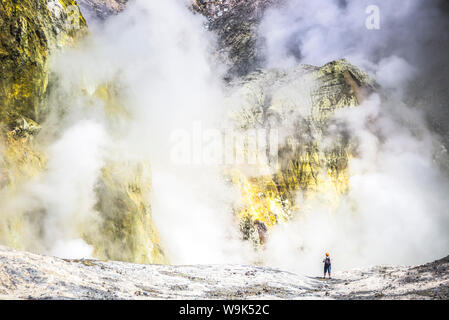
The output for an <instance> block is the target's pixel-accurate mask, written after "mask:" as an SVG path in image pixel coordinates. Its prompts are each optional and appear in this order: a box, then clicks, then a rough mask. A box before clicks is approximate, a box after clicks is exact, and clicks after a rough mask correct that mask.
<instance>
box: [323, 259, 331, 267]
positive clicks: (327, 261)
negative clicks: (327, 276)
mask: <svg viewBox="0 0 449 320" xmlns="http://www.w3.org/2000/svg"><path fill="white" fill-rule="evenodd" d="M324 264H326V265H328V266H330V264H331V258H329V257H326V260H325V261H324Z"/></svg>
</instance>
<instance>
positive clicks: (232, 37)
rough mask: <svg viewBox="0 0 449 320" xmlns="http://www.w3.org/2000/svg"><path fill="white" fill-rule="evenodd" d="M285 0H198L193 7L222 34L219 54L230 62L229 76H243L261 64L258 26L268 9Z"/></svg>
mask: <svg viewBox="0 0 449 320" xmlns="http://www.w3.org/2000/svg"><path fill="white" fill-rule="evenodd" d="M281 2H282V0H255V1H244V0H195V1H193V5H192V9H193V10H194V11H196V12H199V13H201V14H203V15H204V16H206V17H207V19H208V21H209V22H208V25H207V27H208V28H209V30H211V31H213V32H215V33H216V34H217V35H218V39H219V43H218V47H219V55H220V56H221V57H222V60H223V61H225V62H226V63H228V65H229V67H230V68H229V76H230V77H233V76H242V75H246V74H248V73H249V72H251V71H254V70H255V69H256V68H257V67H260V65H261V62H262V59H263V57H262V56H261V55H260V53H259V50H258V49H259V46H260V45H261V43H260V40H259V39H258V36H257V28H258V25H259V23H260V21H261V19H262V17H263V13H264V11H265V9H267V8H269V7H272V6H274V5H277V4H279V3H281Z"/></svg>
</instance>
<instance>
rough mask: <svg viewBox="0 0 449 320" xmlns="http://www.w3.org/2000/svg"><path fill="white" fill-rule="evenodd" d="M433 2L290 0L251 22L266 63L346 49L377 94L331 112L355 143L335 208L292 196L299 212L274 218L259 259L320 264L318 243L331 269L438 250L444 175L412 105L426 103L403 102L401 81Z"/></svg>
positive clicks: (300, 268) (414, 63) (426, 256)
mask: <svg viewBox="0 0 449 320" xmlns="http://www.w3.org/2000/svg"><path fill="white" fill-rule="evenodd" d="M373 4H374V5H378V7H379V8H380V13H381V16H380V18H381V24H380V27H381V29H380V30H368V29H367V28H366V27H365V19H366V17H367V15H366V12H365V9H366V8H367V7H368V5H373ZM433 5H434V2H432V4H431V5H428V6H426V5H425V4H423V3H422V2H421V1H405V2H404V1H352V0H349V1H340V2H337V1H326V0H318V1H302V0H293V1H289V2H288V4H287V6H286V7H284V8H281V9H275V10H271V11H269V12H267V14H266V16H265V19H264V21H263V22H262V25H261V28H260V32H261V36H262V37H263V38H264V39H265V44H266V57H265V58H266V61H267V64H268V66H269V67H280V68H289V67H292V66H294V65H296V64H297V63H307V64H315V65H321V64H323V63H326V62H328V61H331V60H334V59H340V58H346V59H348V60H349V61H350V62H352V63H355V64H356V65H359V66H362V67H364V68H365V69H366V70H368V71H369V72H370V73H371V75H372V76H373V77H374V79H375V80H376V81H377V82H378V83H379V85H380V86H381V87H382V89H383V93H382V95H383V96H382V98H381V97H380V96H379V95H377V94H376V95H373V96H371V97H370V98H369V99H368V100H367V101H365V102H364V103H363V104H362V105H361V106H360V107H358V108H356V109H349V110H342V111H340V112H339V113H338V114H337V115H336V116H335V119H336V121H337V122H339V123H340V124H344V127H345V128H346V129H347V130H348V132H349V133H350V136H351V137H352V139H353V140H354V141H356V143H357V146H358V147H357V151H358V153H359V154H358V155H357V157H355V158H352V159H351V160H350V163H349V174H350V191H349V193H348V194H347V195H345V196H344V197H343V198H342V199H341V201H340V203H339V205H338V206H337V208H336V209H331V206H330V205H328V202H327V201H326V199H320V198H318V199H317V198H316V197H315V198H313V199H306V200H302V198H301V199H299V202H300V205H301V206H302V207H303V208H304V209H303V211H304V214H303V215H301V216H299V217H297V218H296V219H294V220H293V221H291V222H290V223H288V224H286V225H279V226H277V227H276V229H275V230H274V232H273V234H272V235H271V237H270V239H269V242H268V244H267V248H266V252H265V256H266V262H267V263H268V264H270V265H274V266H278V267H283V268H286V269H290V270H293V271H296V272H308V273H317V274H319V273H320V272H321V271H320V270H321V268H320V262H321V260H322V259H320V258H321V257H322V256H323V255H324V252H327V251H330V252H331V256H332V257H333V261H334V264H335V267H334V270H337V269H343V268H350V267H356V266H367V265H374V264H418V263H423V262H426V261H430V260H432V259H436V258H440V257H442V256H444V255H447V253H448V252H447V250H448V248H449V234H448V232H447V230H448V228H449V215H448V214H447V208H448V205H449V200H448V198H447V194H448V191H449V182H448V179H447V175H446V173H445V172H442V171H440V169H439V164H438V163H436V161H435V159H434V155H435V153H436V152H439V150H438V149H439V148H441V143H440V142H439V138H438V137H436V136H435V135H433V134H432V133H431V132H429V131H428V130H427V129H426V124H425V119H424V114H423V113H422V112H420V111H419V110H425V109H426V108H428V107H429V106H426V105H415V104H409V105H405V104H404V103H403V102H402V99H403V98H404V97H405V94H406V93H408V92H407V85H408V83H409V82H410V81H411V80H412V79H413V78H414V77H419V76H420V75H421V73H422V72H424V71H426V70H425V69H424V68H425V67H426V65H423V64H422V63H421V62H422V60H423V57H422V56H420V53H421V52H422V49H421V47H420V46H421V45H422V44H423V43H424V41H423V39H427V40H428V41H427V42H428V43H430V44H432V45H434V42H432V41H430V40H431V39H433V38H434V37H436V36H435V35H433V34H432V32H433V31H436V30H438V29H437V28H433V30H432V29H431V28H430V26H432V25H434V26H435V25H436V23H437V22H436V21H438V19H440V17H439V15H438V14H437V12H436V11H435V7H434V6H433ZM430 17H433V18H430ZM432 19H433V20H432ZM418 26H419V27H418ZM426 27H427V28H426ZM413 32H416V33H415V34H414V35H413ZM412 37H415V38H412ZM414 94H417V93H416V92H415V93H414ZM339 127H340V126H339ZM331 134H332V133H331ZM333 134H336V135H338V134H339V131H338V129H336V130H335V131H334V132H333Z"/></svg>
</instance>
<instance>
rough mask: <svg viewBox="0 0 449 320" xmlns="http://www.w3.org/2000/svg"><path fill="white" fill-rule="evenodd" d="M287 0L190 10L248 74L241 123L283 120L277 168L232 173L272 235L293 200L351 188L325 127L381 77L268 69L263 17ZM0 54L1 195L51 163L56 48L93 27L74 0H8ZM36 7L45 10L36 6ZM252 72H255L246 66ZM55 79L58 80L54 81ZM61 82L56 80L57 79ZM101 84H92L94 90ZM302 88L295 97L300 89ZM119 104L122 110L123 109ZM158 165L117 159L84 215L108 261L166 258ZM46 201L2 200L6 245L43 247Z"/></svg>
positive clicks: (100, 4) (261, 226) (253, 218)
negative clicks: (48, 131)
mask: <svg viewBox="0 0 449 320" xmlns="http://www.w3.org/2000/svg"><path fill="white" fill-rule="evenodd" d="M278 3H279V2H278V1H272V0H260V1H253V2H248V1H218V0H217V1H200V0H198V1H196V2H195V3H194V4H193V6H192V10H195V11H196V12H199V13H201V14H204V15H205V16H206V17H207V18H208V21H209V22H208V28H209V29H210V30H212V31H214V32H217V34H218V36H219V44H218V47H219V48H220V54H221V55H222V56H223V57H224V56H227V57H229V58H230V60H228V61H230V72H231V74H233V75H238V76H242V77H239V78H235V79H234V80H233V81H231V82H230V85H229V87H230V88H229V90H230V91H231V92H233V93H232V95H231V97H230V99H229V101H230V104H232V101H234V100H238V101H246V102H247V103H246V104H245V105H237V106H236V105H233V107H232V108H230V110H231V109H232V110H234V111H236V112H235V113H234V114H233V115H232V116H231V117H232V119H233V122H234V124H235V125H236V126H237V128H239V130H241V132H247V131H249V130H253V129H259V128H265V129H276V130H280V131H281V133H282V139H283V140H282V141H281V145H280V146H281V147H280V149H279V151H278V153H277V155H276V156H277V158H278V159H279V165H278V166H277V167H276V168H274V169H273V168H268V170H267V168H266V167H265V168H260V167H258V168H255V169H254V170H251V171H248V170H246V169H244V168H240V167H238V166H236V167H233V168H231V169H230V171H229V172H228V174H229V176H230V178H231V180H232V181H233V182H234V184H235V185H237V186H238V188H239V189H240V190H241V198H242V199H241V200H242V201H241V205H239V206H237V207H236V208H235V212H236V215H237V217H238V218H239V221H240V227H241V230H242V232H243V237H244V238H245V239H249V240H251V241H252V242H253V243H254V244H255V245H256V246H258V245H260V244H263V242H264V240H265V237H266V236H267V234H268V233H269V229H270V227H272V226H273V225H274V224H276V223H279V222H282V221H286V220H288V219H290V218H291V217H292V214H293V212H300V208H298V203H297V201H296V198H297V197H298V194H299V193H300V192H301V193H303V194H304V195H305V196H313V195H314V194H317V193H320V192H321V193H327V194H330V195H332V199H333V201H334V200H335V199H337V200H335V201H338V197H339V196H340V195H342V194H344V193H345V192H346V191H347V188H348V177H347V172H346V169H347V165H348V161H349V158H350V156H351V152H352V151H351V144H350V141H349V140H347V139H345V138H344V137H334V138H333V142H332V144H331V145H327V146H323V145H321V144H320V141H322V140H323V137H324V136H326V135H327V134H328V133H327V130H328V127H329V118H330V117H332V115H333V114H334V112H335V110H338V109H340V108H347V107H355V106H357V105H358V104H359V103H360V102H361V101H362V100H363V97H364V95H365V93H367V92H369V91H371V90H373V89H374V87H375V85H374V83H373V82H372V81H371V80H370V79H369V77H368V76H367V75H366V74H365V73H363V72H362V71H361V70H359V69H357V68H356V67H354V66H352V65H350V64H349V63H347V62H346V61H343V60H342V61H336V62H331V63H329V64H327V65H325V66H322V67H314V66H301V67H299V68H297V69H294V70H290V71H280V70H259V71H254V72H252V73H251V72H250V71H252V70H254V69H255V68H256V67H257V66H258V65H259V62H260V61H259V60H258V59H259V54H258V52H257V45H258V44H257V42H258V39H257V25H258V23H259V21H260V19H261V18H262V16H263V12H264V10H265V9H266V8H267V7H269V6H271V5H275V4H278ZM81 4H82V5H83V6H84V7H88V8H90V9H91V10H94V11H95V12H96V14H97V15H98V16H100V17H101V18H105V17H107V16H108V15H110V14H113V13H118V12H120V11H121V10H123V9H124V7H125V4H126V1H112V0H111V1H105V0H101V1H100V0H83V1H81ZM0 8H1V11H0V15H1V17H2V20H1V21H2V25H1V28H2V30H3V31H4V32H2V35H1V38H0V39H1V47H0V54H1V55H0V58H1V59H2V79H1V81H2V82H1V83H0V90H1V96H0V103H1V104H2V106H5V107H4V108H2V111H1V112H2V113H1V114H0V115H1V118H0V120H1V121H2V123H3V124H4V125H5V128H6V129H5V130H4V132H3V135H2V137H3V144H2V145H3V146H4V153H3V161H2V166H1V168H2V173H3V174H2V190H1V191H2V193H3V195H4V196H5V197H10V196H13V195H14V194H15V193H16V192H18V190H21V189H22V188H24V186H25V185H26V183H27V182H28V181H29V180H30V179H33V178H35V177H39V175H41V174H42V173H43V172H45V170H46V165H47V156H46V152H45V148H46V145H45V143H44V142H42V141H43V139H41V140H40V142H39V143H38V144H36V143H35V141H34V140H35V138H34V137H35V136H36V135H37V134H38V133H39V131H40V126H41V125H42V124H43V120H44V119H45V116H46V113H47V111H48V110H46V109H45V106H46V103H45V102H46V97H47V96H48V95H49V93H48V92H49V91H51V85H52V83H51V81H50V86H49V75H50V70H49V69H48V59H49V56H50V55H51V54H52V52H54V50H58V48H62V47H64V46H67V45H75V44H76V41H77V39H78V38H80V37H82V36H83V34H85V33H86V21H85V20H84V18H83V16H82V14H81V13H80V11H79V8H78V6H77V4H76V3H75V2H74V1H68V0H66V1H56V0H52V1H44V0H42V1H37V2H36V1H24V2H21V4H20V5H19V4H15V2H14V1H3V2H2V7H0ZM34 11H37V12H38V14H33V12H34ZM243 75H246V76H243ZM54 87H55V88H56V87H57V83H55V84H54ZM55 88H53V89H55ZM90 89H91V90H84V89H83V88H73V90H79V92H80V93H79V94H81V95H86V99H90V98H93V97H95V98H96V99H100V100H101V101H103V102H104V108H105V111H106V112H109V113H111V114H112V113H114V112H116V111H117V109H120V108H121V107H120V105H118V104H117V103H118V102H117V101H118V99H115V98H114V95H115V94H116V93H115V91H114V88H113V85H112V86H111V85H110V84H102V85H99V86H98V88H96V89H94V90H92V88H90ZM88 92H92V93H88ZM297 98H298V99H297ZM114 110H115V111H114ZM150 191H151V170H150V164H149V163H148V162H146V161H131V162H128V161H125V162H116V161H109V162H108V163H107V164H106V165H105V167H104V168H103V169H102V172H101V175H100V177H99V178H98V181H97V187H96V190H95V192H96V199H97V203H96V205H95V208H94V209H95V210H96V211H97V212H98V213H99V214H100V219H99V220H89V221H83V222H82V223H81V225H80V226H79V230H80V236H81V237H83V238H84V240H85V241H86V242H87V243H89V244H91V245H92V246H93V248H94V252H95V255H96V256H97V257H100V258H104V259H113V260H121V261H132V262H139V263H165V262H167V258H166V257H165V254H164V252H163V248H161V247H160V244H159V239H158V234H157V227H156V226H155V225H154V223H153V220H152V216H151V204H150V203H149V200H148V194H149V192H150ZM46 210H47V209H46V208H45V207H43V206H41V205H38V206H37V207H35V208H22V209H21V210H16V211H15V212H14V213H10V212H11V210H9V211H8V209H7V208H6V207H5V208H4V209H3V211H4V213H2V214H3V215H4V219H3V223H2V224H1V229H0V231H1V232H0V235H1V239H2V241H3V243H5V244H8V245H11V246H14V247H16V248H22V249H28V250H33V251H37V252H41V251H45V248H42V247H40V246H36V244H35V243H34V241H33V240H34V239H37V238H39V237H41V234H42V229H43V226H42V223H43V221H44V220H45V216H46Z"/></svg>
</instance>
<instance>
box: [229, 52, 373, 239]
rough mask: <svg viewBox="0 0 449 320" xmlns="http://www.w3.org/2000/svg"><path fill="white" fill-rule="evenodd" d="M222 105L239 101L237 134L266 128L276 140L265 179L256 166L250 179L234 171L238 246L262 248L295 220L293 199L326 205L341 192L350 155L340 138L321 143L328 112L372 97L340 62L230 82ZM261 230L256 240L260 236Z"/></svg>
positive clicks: (360, 76)
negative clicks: (323, 198)
mask: <svg viewBox="0 0 449 320" xmlns="http://www.w3.org/2000/svg"><path fill="white" fill-rule="evenodd" d="M234 85H235V86H237V87H238V89H237V91H236V93H234V95H236V96H238V97H240V98H236V97H235V96H233V97H232V98H231V99H230V100H231V103H232V102H233V101H246V103H247V104H246V105H244V106H242V108H241V109H240V110H239V111H237V112H236V114H235V115H234V119H235V121H236V122H237V123H238V126H239V127H240V129H241V130H242V132H248V131H249V130H256V129H258V128H265V129H266V128H269V129H270V130H276V131H277V132H278V135H279V138H280V139H281V140H280V141H279V142H280V147H279V151H278V153H277V159H278V160H277V161H278V164H277V166H276V167H275V168H271V170H268V172H270V171H271V172H272V173H270V174H266V173H265V174H264V173H263V172H267V170H266V169H267V168H266V166H262V167H261V166H259V167H257V168H256V169H255V170H252V171H251V173H248V170H247V169H246V170H245V169H241V168H234V169H235V170H234V171H233V173H232V174H233V177H234V182H235V183H236V184H237V185H238V186H239V187H240V189H241V191H242V197H243V202H244V203H245V205H244V206H243V207H242V208H239V209H238V216H239V217H240V220H241V228H242V231H243V232H244V234H245V238H248V239H251V240H252V241H253V242H255V243H261V242H263V238H264V234H265V233H266V231H267V230H268V229H269V228H270V227H271V226H273V225H274V224H276V223H278V222H282V221H286V220H288V219H290V218H291V217H292V213H293V212H295V211H296V212H297V213H301V208H299V207H298V204H297V201H296V199H297V197H298V195H299V192H301V193H302V194H303V196H305V197H311V196H314V195H316V194H319V193H321V194H326V195H327V196H328V197H330V198H331V199H330V201H334V202H338V198H339V197H340V196H341V195H343V194H344V193H345V192H346V191H347V190H348V187H349V186H348V181H349V177H348V175H347V167H348V162H349V161H350V157H351V155H352V154H353V152H354V150H353V149H354V148H353V146H352V145H351V141H350V140H349V139H347V137H344V136H333V137H332V138H331V141H332V142H331V143H328V144H326V145H324V144H323V143H322V141H325V140H326V139H325V138H326V137H327V140H328V138H329V133H328V130H329V125H330V124H331V123H332V122H331V118H332V116H333V115H334V113H335V111H337V110H339V109H342V108H351V107H356V106H358V105H359V104H360V103H361V102H362V101H363V99H364V97H365V96H366V95H367V94H368V93H369V92H372V91H373V90H374V89H375V86H376V85H375V83H374V82H373V81H372V80H371V79H370V78H369V77H368V75H367V74H365V73H364V72H363V71H361V70H359V69H358V68H357V67H355V66H353V65H351V64H349V63H347V62H346V61H344V60H341V61H334V62H331V63H328V64H326V65H325V66H323V67H313V66H301V67H298V68H296V69H294V70H289V71H279V70H268V71H259V72H255V73H252V74H250V75H248V76H247V77H244V78H242V79H241V80H238V81H236V82H235V84H234ZM261 230H262V232H261Z"/></svg>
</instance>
